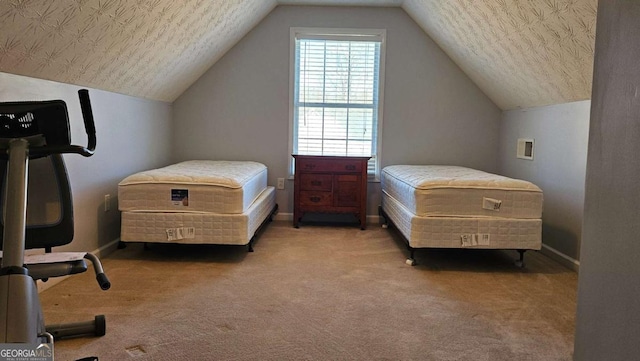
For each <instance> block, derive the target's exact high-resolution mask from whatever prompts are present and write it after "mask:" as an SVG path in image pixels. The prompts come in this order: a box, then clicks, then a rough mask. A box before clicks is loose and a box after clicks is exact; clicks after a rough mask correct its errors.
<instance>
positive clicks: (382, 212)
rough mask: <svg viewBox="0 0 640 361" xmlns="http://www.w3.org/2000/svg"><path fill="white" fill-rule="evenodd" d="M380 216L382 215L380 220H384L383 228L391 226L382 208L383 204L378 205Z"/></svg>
mask: <svg viewBox="0 0 640 361" xmlns="http://www.w3.org/2000/svg"><path fill="white" fill-rule="evenodd" d="M378 216H380V220H381V221H382V228H385V229H386V228H389V221H388V220H387V217H386V214H384V211H383V210H382V206H381V205H379V206H378Z"/></svg>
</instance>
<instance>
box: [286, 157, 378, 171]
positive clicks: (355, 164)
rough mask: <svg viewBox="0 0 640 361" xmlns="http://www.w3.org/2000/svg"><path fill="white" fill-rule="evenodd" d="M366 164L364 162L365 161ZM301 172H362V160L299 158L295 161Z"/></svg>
mask: <svg viewBox="0 0 640 361" xmlns="http://www.w3.org/2000/svg"><path fill="white" fill-rule="evenodd" d="M365 164H366V163H365ZM296 166H297V167H300V169H299V170H300V171H301V172H341V173H342V172H346V173H348V172H353V173H360V172H362V161H358V160H350V159H344V158H343V159H326V158H325V159H300V160H299V161H298V162H297V163H296Z"/></svg>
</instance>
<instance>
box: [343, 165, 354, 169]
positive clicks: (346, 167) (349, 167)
mask: <svg viewBox="0 0 640 361" xmlns="http://www.w3.org/2000/svg"><path fill="white" fill-rule="evenodd" d="M344 168H345V169H346V170H356V166H355V165H353V164H349V165H345V166H344Z"/></svg>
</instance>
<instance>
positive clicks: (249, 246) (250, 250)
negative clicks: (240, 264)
mask: <svg viewBox="0 0 640 361" xmlns="http://www.w3.org/2000/svg"><path fill="white" fill-rule="evenodd" d="M254 238H255V236H253V237H251V240H250V241H249V243H248V244H247V246H248V247H247V252H253V239H254Z"/></svg>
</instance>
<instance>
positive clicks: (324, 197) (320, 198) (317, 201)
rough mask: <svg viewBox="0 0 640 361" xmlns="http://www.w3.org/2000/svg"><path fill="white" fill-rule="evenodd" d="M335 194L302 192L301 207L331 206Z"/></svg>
mask: <svg viewBox="0 0 640 361" xmlns="http://www.w3.org/2000/svg"><path fill="white" fill-rule="evenodd" d="M332 203H333V194H332V193H331V192H316V191H300V205H302V206H331V205H332Z"/></svg>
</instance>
